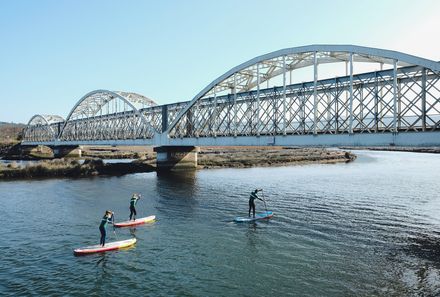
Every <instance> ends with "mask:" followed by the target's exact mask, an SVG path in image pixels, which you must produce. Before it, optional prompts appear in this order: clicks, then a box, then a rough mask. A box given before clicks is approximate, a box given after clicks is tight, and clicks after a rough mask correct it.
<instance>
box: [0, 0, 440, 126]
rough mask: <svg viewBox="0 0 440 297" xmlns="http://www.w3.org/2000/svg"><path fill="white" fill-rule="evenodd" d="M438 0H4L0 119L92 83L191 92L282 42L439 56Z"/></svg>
mask: <svg viewBox="0 0 440 297" xmlns="http://www.w3.org/2000/svg"><path fill="white" fill-rule="evenodd" d="M439 11H440V1H434V0H433V1H429V0H425V1H420V0H419V1H413V0H412V1H406V0H399V1H391V0H388V1H386V0H382V1H380V0H377V1H293V0H290V1H289V0H286V1H281V0H280V1H277V0H272V1H258V0H254V1H248V0H240V1H238V0H236V1H233V0H224V1H206V0H204V1H177V0H175V1H166V0H164V1H109V0H105V1H93V0H87V1H86V0H84V1H80V0H77V1H74V0H71V1H64V0H51V1H50V0H49V1H45V0H38V1H33V0H28V1H24V0H10V1H6V0H0V38H1V39H0V40H1V46H0V88H1V97H0V121H13V122H27V121H28V120H29V119H30V117H31V116H32V115H34V114H36V113H42V114H58V115H61V116H63V117H66V116H67V114H68V113H69V111H70V109H71V108H72V107H73V105H74V104H75V103H76V102H77V101H78V100H79V98H81V97H82V95H84V94H85V93H87V92H89V91H92V90H95V89H110V90H122V91H132V92H137V93H140V94H143V95H145V96H147V97H150V98H152V99H154V100H155V101H156V102H158V103H159V104H163V103H170V102H175V101H184V100H190V99H191V98H192V97H193V96H194V95H195V94H196V93H197V92H199V91H200V90H201V89H203V88H204V87H205V86H206V85H207V84H208V83H210V82H211V81H212V80H214V79H215V78H216V77H218V76H220V75H221V74H223V73H224V72H226V71H227V70H229V69H230V68H232V67H234V66H236V65H237V64H240V63H242V62H244V61H246V60H249V59H251V58H253V57H255V56H258V55H261V54H264V53H267V52H271V51H275V50H278V49H281V48H286V47H294V46H302V45H308V44H315V43H331V44H357V45H365V46H373V47H380V48H387V49H394V50H398V51H402V52H407V53H411V54H415V55H418V56H423V57H426V58H431V59H434V60H440V43H439V42H440V41H439V36H440V21H439Z"/></svg>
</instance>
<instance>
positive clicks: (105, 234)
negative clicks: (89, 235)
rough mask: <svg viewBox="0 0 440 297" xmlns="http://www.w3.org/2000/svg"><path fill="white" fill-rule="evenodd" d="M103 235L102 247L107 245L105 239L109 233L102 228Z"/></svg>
mask: <svg viewBox="0 0 440 297" xmlns="http://www.w3.org/2000/svg"><path fill="white" fill-rule="evenodd" d="M102 230H103V234H102V246H104V245H105V237H106V236H107V231H105V228H102Z"/></svg>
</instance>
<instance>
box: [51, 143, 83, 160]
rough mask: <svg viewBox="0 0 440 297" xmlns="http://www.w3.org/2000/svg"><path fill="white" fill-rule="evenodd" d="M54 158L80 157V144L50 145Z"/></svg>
mask: <svg viewBox="0 0 440 297" xmlns="http://www.w3.org/2000/svg"><path fill="white" fill-rule="evenodd" d="M52 150H53V155H54V158H81V156H82V147H81V146H76V145H75V146H64V145H63V146H54V147H52Z"/></svg>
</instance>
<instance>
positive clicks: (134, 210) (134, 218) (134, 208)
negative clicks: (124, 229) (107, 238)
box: [133, 207, 137, 221]
mask: <svg viewBox="0 0 440 297" xmlns="http://www.w3.org/2000/svg"><path fill="white" fill-rule="evenodd" d="M133 213H134V216H133V220H135V221H136V215H137V213H136V207H133Z"/></svg>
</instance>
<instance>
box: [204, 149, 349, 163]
mask: <svg viewBox="0 0 440 297" xmlns="http://www.w3.org/2000/svg"><path fill="white" fill-rule="evenodd" d="M355 159H356V156H355V155H354V154H352V153H349V152H345V151H340V150H327V149H324V148H292V147H228V148H227V147H216V148H214V147H210V148H202V149H201V152H200V153H199V156H198V165H199V166H200V167H202V168H225V167H226V168H243V167H269V166H286V165H302V164H308V163H324V164H329V163H341V162H343V163H344V162H351V161H353V160H355Z"/></svg>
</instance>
